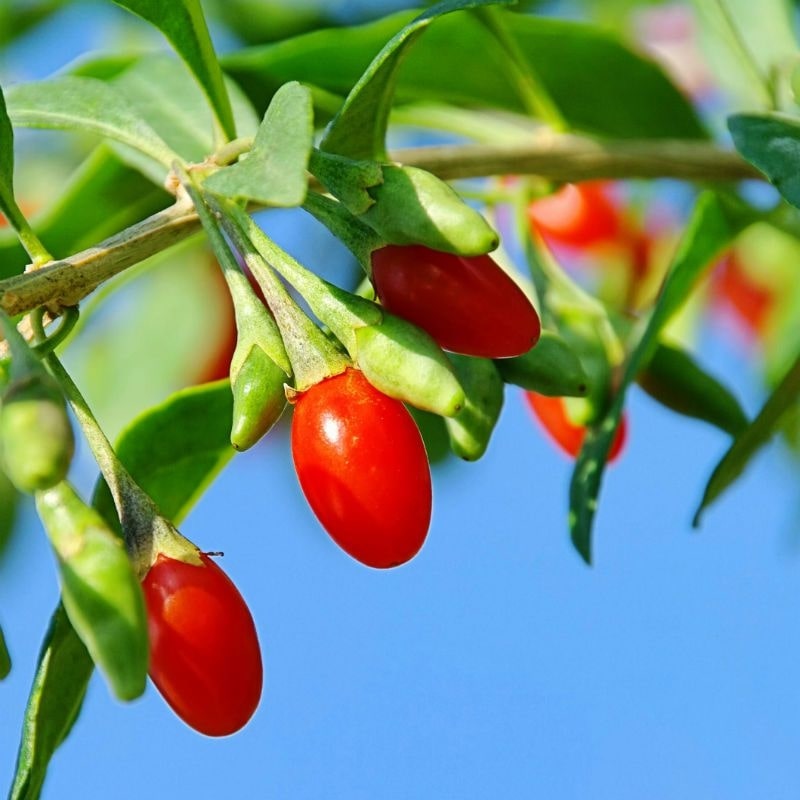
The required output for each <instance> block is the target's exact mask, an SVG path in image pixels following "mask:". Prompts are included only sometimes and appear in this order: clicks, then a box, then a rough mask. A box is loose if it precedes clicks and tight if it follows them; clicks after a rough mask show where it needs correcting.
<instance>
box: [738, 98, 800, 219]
mask: <svg viewBox="0 0 800 800" xmlns="http://www.w3.org/2000/svg"><path fill="white" fill-rule="evenodd" d="M728 128H729V130H730V132H731V135H732V136H733V142H734V144H735V145H736V149H737V150H738V151H739V152H740V153H741V154H742V155H743V156H744V157H745V158H746V159H747V160H748V161H749V162H750V163H751V164H752V165H753V166H754V167H756V168H757V169H760V170H761V171H762V172H763V173H764V174H765V175H766V176H767V177H768V178H769V179H770V181H771V182H772V183H773V184H774V186H775V188H776V189H777V190H778V191H779V192H780V193H781V194H782V195H783V196H784V197H785V198H786V199H787V200H788V201H789V202H790V203H791V204H792V205H793V206H797V207H798V208H800V120H798V119H797V118H796V117H790V116H788V115H786V114H777V113H770V114H734V115H733V116H732V117H729V118H728Z"/></svg>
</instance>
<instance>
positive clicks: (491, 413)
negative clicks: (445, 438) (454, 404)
mask: <svg viewBox="0 0 800 800" xmlns="http://www.w3.org/2000/svg"><path fill="white" fill-rule="evenodd" d="M450 360H451V361H452V362H453V364H454V365H455V368H456V374H457V375H458V379H459V381H460V382H461V385H462V386H463V387H464V393H465V395H466V403H465V404H464V408H462V409H461V411H460V412H459V413H458V414H457V415H456V416H455V417H452V418H450V419H446V420H445V425H446V426H447V433H448V435H449V436H450V447H451V448H452V450H453V452H454V453H455V454H456V455H457V456H459V457H460V458H463V459H464V460H465V461H477V459H479V458H480V457H481V456H482V455H483V454H484V453H485V452H486V448H487V447H488V446H489V439H490V438H491V435H492V431H494V427H495V425H496V424H497V420H498V419H499V417H500V411H501V410H502V408H503V389H504V386H503V380H502V378H501V377H500V373H499V372H498V371H497V367H496V366H495V365H494V362H492V361H490V360H489V359H488V358H472V357H471V356H459V355H452V356H450Z"/></svg>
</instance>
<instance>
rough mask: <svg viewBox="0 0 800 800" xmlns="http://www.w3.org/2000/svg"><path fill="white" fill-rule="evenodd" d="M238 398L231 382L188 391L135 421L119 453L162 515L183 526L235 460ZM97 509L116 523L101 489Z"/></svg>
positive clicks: (108, 496)
mask: <svg viewBox="0 0 800 800" xmlns="http://www.w3.org/2000/svg"><path fill="white" fill-rule="evenodd" d="M232 413H233V398H232V395H231V388H230V384H229V382H228V381H227V380H225V381H218V382H217V383H212V384H205V385H203V386H195V387H192V388H189V389H183V390H181V391H180V392H176V393H175V394H173V395H172V396H171V397H169V398H168V399H167V400H166V401H165V402H163V403H161V404H160V405H157V406H155V407H154V408H151V409H150V410H149V411H146V412H145V413H144V414H142V415H141V416H139V417H138V418H137V419H135V420H134V421H133V422H132V423H131V424H130V425H129V426H128V427H127V428H126V429H125V430H124V431H123V432H122V434H121V435H120V437H119V439H118V440H117V446H116V451H117V455H118V456H119V458H120V460H121V461H122V463H123V464H124V465H125V466H126V467H127V468H128V470H129V471H130V473H131V474H132V475H133V477H134V479H135V480H136V482H137V483H138V484H139V485H140V486H141V487H142V489H144V490H145V491H146V492H147V493H148V494H149V495H150V496H151V497H152V498H153V500H155V503H156V505H157V506H158V508H159V510H160V511H161V513H162V514H163V515H164V516H165V517H167V518H168V519H170V520H172V521H173V522H174V523H176V524H177V523H179V522H180V520H181V519H183V518H184V517H185V516H186V514H187V513H188V511H189V509H190V508H191V507H192V505H194V503H195V502H196V501H197V500H198V499H199V497H200V495H201V494H202V493H203V491H204V490H205V489H206V487H207V486H208V484H209V483H210V482H211V481H212V480H213V479H214V477H215V476H216V475H217V474H218V473H219V471H220V470H221V469H222V467H224V466H225V464H227V463H228V461H229V460H230V459H231V457H232V456H233V453H234V450H233V448H232V447H231V443H230V439H229V437H230V425H231V415H232ZM94 504H95V505H96V506H97V507H98V508H99V509H100V511H101V513H102V514H103V516H104V517H106V519H109V520H112V519H114V518H115V517H116V512H115V511H114V507H113V502H112V500H111V494H110V493H109V492H108V488H107V487H106V486H105V484H103V483H100V484H98V486H97V489H96V492H95V499H94Z"/></svg>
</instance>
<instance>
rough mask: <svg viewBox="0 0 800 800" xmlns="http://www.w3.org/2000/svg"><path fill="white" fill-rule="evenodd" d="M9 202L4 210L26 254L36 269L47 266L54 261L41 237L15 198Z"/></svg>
mask: <svg viewBox="0 0 800 800" xmlns="http://www.w3.org/2000/svg"><path fill="white" fill-rule="evenodd" d="M8 200H9V202H8V203H7V205H6V208H5V209H4V210H5V211H6V214H7V216H8V221H9V222H10V223H11V227H13V228H14V230H15V232H16V234H17V238H18V239H19V241H20V244H21V245H22V246H23V247H24V248H25V252H26V253H27V254H28V255H29V256H30V257H31V260H32V261H33V266H34V267H39V266H41V265H42V264H47V263H48V262H49V261H52V260H53V256H51V255H50V253H49V252H48V250H47V248H46V247H45V246H44V245H43V244H42V242H41V240H40V239H39V237H38V236H37V235H36V234H35V233H34V230H33V228H31V226H30V223H29V222H28V220H27V219H25V215H24V214H23V213H22V211H21V210H20V208H19V206H18V205H17V204H16V202H15V201H14V199H13V198H8Z"/></svg>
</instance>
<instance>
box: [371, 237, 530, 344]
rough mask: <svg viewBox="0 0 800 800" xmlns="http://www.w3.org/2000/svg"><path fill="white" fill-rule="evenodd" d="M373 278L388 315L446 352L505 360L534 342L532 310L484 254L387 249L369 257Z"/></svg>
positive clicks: (424, 249) (516, 288) (377, 251)
mask: <svg viewBox="0 0 800 800" xmlns="http://www.w3.org/2000/svg"><path fill="white" fill-rule="evenodd" d="M372 280H373V282H374V284H375V290H376V292H377V294H378V297H379V298H380V300H381V303H382V304H383V305H384V306H385V307H386V308H387V309H388V310H389V311H391V312H392V313H393V314H396V315H397V316H398V317H403V319H406V320H408V321H409V322H413V323H414V324H415V325H417V326H419V327H420V328H422V329H423V330H425V331H427V332H428V333H429V334H430V335H431V336H432V337H433V338H434V339H435V340H436V341H437V342H438V344H439V345H440V346H441V347H443V348H444V349H445V350H452V351H453V352H455V353H463V354H464V355H470V356H482V357H484V358H506V357H510V356H518V355H522V354H523V353H527V352H528V350H530V349H531V347H533V345H535V344H536V342H537V341H538V340H539V333H540V330H541V326H540V323H539V316H538V314H537V313H536V309H534V307H533V305H531V302H530V300H528V298H527V297H526V296H525V293H524V292H523V291H522V290H521V289H520V288H519V286H517V284H516V283H514V281H513V280H512V279H511V278H510V277H509V276H508V275H507V274H506V273H505V272H504V271H503V270H502V269H501V268H500V267H499V266H498V265H497V264H496V263H495V262H494V261H493V260H492V259H491V258H490V257H489V256H488V255H483V256H471V257H465V256H457V255H452V254H450V253H442V252H440V251H438V250H431V249H430V248H429V247H423V246H422V245H407V246H400V245H387V246H386V247H382V248H380V249H378V250H375V251H374V252H373V253H372Z"/></svg>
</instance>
